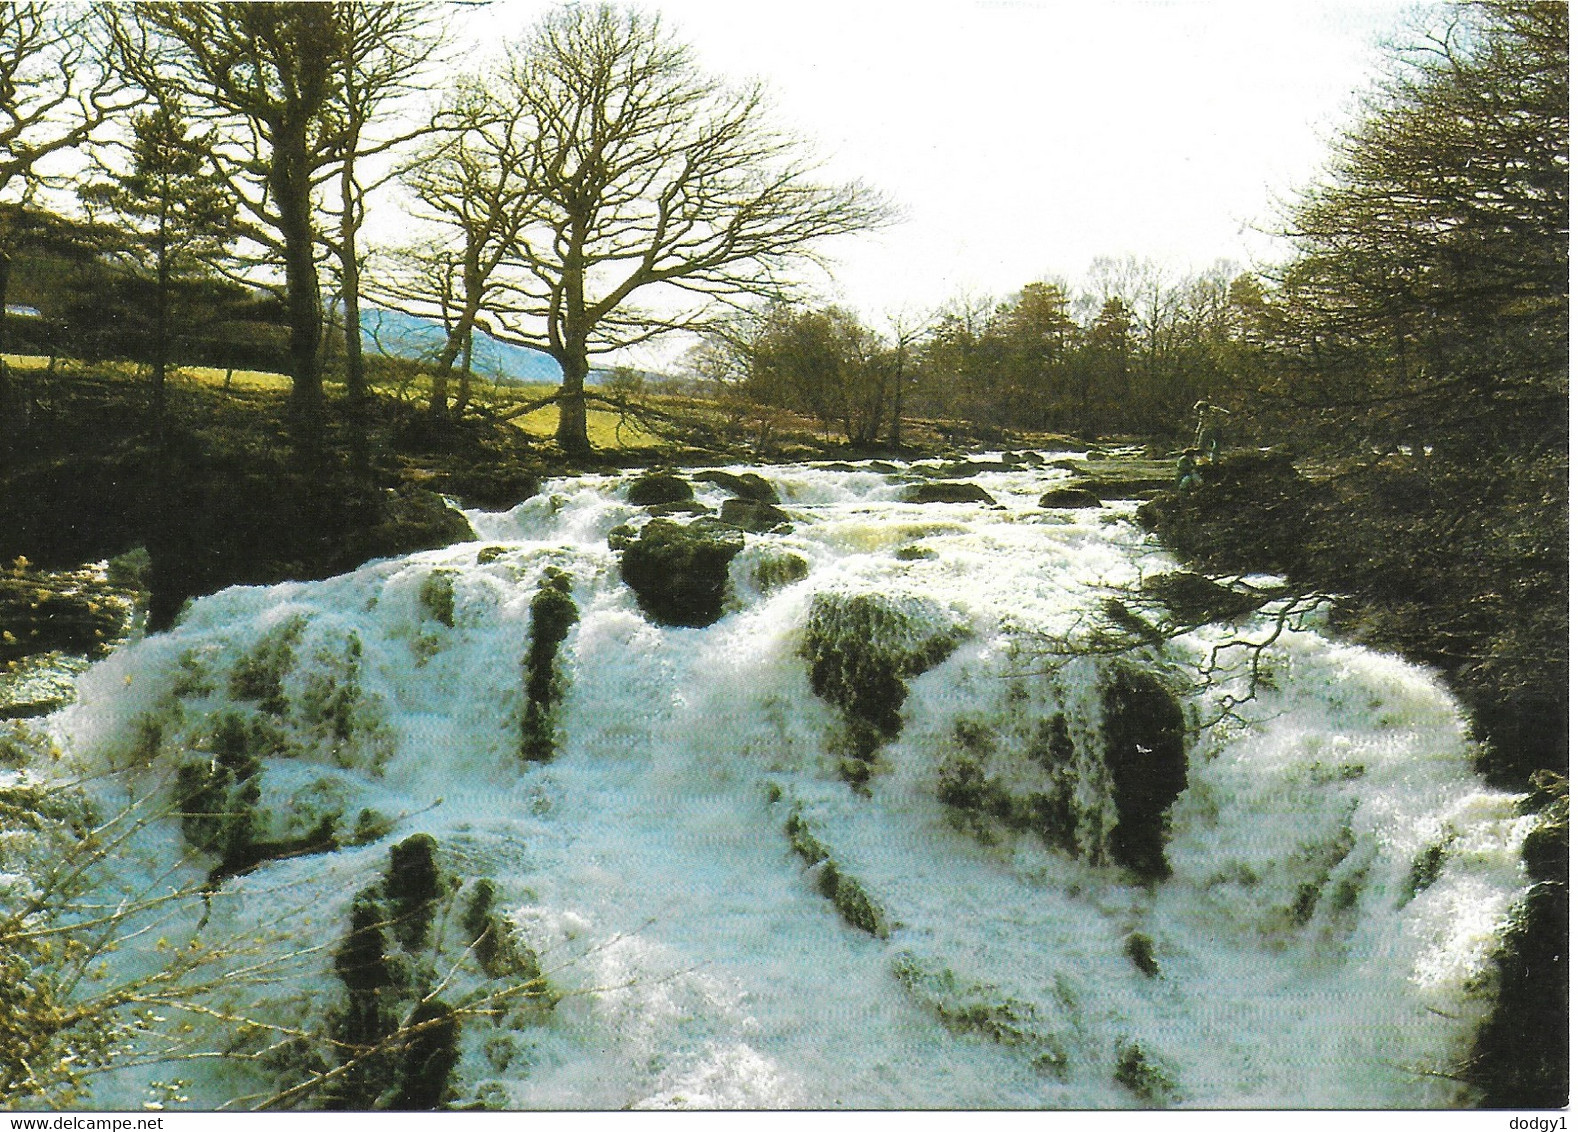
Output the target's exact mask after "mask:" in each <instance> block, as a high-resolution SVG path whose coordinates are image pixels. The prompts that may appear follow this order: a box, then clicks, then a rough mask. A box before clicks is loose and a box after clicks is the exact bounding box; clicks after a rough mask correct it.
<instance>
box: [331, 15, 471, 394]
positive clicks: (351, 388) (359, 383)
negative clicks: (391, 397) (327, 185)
mask: <svg viewBox="0 0 1578 1132" xmlns="http://www.w3.org/2000/svg"><path fill="white" fill-rule="evenodd" d="M332 7H333V11H334V21H335V35H336V39H337V46H338V57H337V59H336V60H335V64H334V82H335V84H336V86H337V88H338V89H337V92H336V95H335V97H334V99H333V100H332V101H331V103H330V106H329V109H328V113H329V117H330V120H331V121H332V122H333V123H334V124H335V126H336V129H335V131H334V132H335V133H336V134H337V143H338V144H337V150H338V161H337V163H335V164H334V165H332V166H330V167H329V168H328V169H327V170H326V171H325V172H324V173H323V174H320V176H324V177H327V178H329V179H332V180H333V181H335V182H336V183H337V188H338V193H337V197H338V200H337V209H336V215H335V218H334V232H333V235H332V236H331V237H329V238H328V239H327V240H326V243H327V244H328V246H329V250H330V252H331V254H332V255H333V256H334V259H335V262H336V263H337V265H338V270H337V274H338V276H339V292H340V305H341V309H342V311H343V313H344V323H345V325H344V328H343V329H344V333H345V392H346V396H347V397H348V398H350V400H351V401H352V403H353V404H360V403H361V402H362V401H363V400H364V399H365V398H366V396H367V380H366V375H365V373H364V370H363V365H362V338H361V286H362V283H361V259H360V253H359V252H358V250H357V237H358V235H359V233H360V232H361V228H362V224H363V222H364V221H365V219H366V216H367V197H368V194H369V193H370V192H372V191H373V190H375V189H376V188H378V187H379V186H380V185H382V184H383V183H384V182H386V181H388V180H390V179H392V178H393V177H394V176H395V175H397V173H398V167H397V166H394V165H389V166H388V167H387V168H386V169H385V170H384V171H383V172H382V173H380V174H376V175H373V176H371V177H370V176H369V175H368V173H367V169H368V165H369V163H370V162H371V161H372V160H373V159H376V158H378V157H380V156H382V155H385V154H388V153H390V152H391V151H392V150H394V149H396V148H398V147H399V146H401V145H404V144H406V143H407V142H410V141H411V140H412V139H413V138H415V137H417V136H419V135H420V134H422V133H425V132H428V130H429V129H430V127H428V126H426V125H423V126H419V127H417V128H416V129H405V130H397V131H395V132H393V133H385V134H379V135H377V136H374V133H373V131H372V129H371V128H372V127H373V125H374V123H375V122H377V121H379V120H383V119H389V118H392V117H393V115H392V113H391V111H392V109H393V107H394V105H395V104H396V103H398V102H400V101H401V100H403V99H406V98H409V97H410V96H411V95H413V94H415V93H417V91H418V90H419V89H420V86H419V82H418V80H419V78H420V76H421V75H422V74H423V73H424V72H425V71H426V69H427V67H428V66H429V64H430V63H431V61H432V59H433V56H434V53H435V52H436V51H437V49H438V47H439V44H440V43H441V41H442V38H443V33H444V29H443V25H442V23H441V22H440V20H439V18H438V16H437V14H436V10H435V9H434V7H433V6H432V5H429V4H422V3H412V2H409V0H404V2H396V3H365V2H351V3H336V4H334V5H332Z"/></svg>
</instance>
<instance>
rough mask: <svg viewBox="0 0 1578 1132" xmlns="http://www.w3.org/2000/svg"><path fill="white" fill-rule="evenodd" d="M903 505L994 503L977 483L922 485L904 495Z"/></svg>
mask: <svg viewBox="0 0 1578 1132" xmlns="http://www.w3.org/2000/svg"><path fill="white" fill-rule="evenodd" d="M904 502H905V503H996V502H997V500H995V499H993V498H992V496H991V495H990V494H989V493H988V492H987V491H986V489H985V488H983V487H982V486H981V485H980V484H978V483H951V482H947V481H944V482H941V483H922V484H916V485H915V486H914V487H911V488H910V489H909V490H907V491H905V493H904Z"/></svg>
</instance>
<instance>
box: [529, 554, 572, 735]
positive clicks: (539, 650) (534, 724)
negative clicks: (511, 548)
mask: <svg viewBox="0 0 1578 1132" xmlns="http://www.w3.org/2000/svg"><path fill="white" fill-rule="evenodd" d="M570 584H571V579H570V576H569V575H568V574H566V573H565V572H564V571H563V570H559V569H556V568H555V567H552V566H550V567H548V569H547V570H545V571H544V572H543V577H542V581H541V582H540V583H539V584H538V587H537V596H536V597H534V598H532V603H531V616H530V622H529V627H528V629H527V631H526V632H527V644H526V656H525V659H524V661H523V667H524V668H525V672H526V711H525V714H524V715H523V716H522V718H521V756H522V757H523V758H526V759H529V760H531V761H533V762H546V761H548V760H549V759H551V758H553V755H554V749H555V741H554V730H555V723H556V716H557V708H558V705H559V702H560V701H561V700H562V699H563V698H564V676H563V672H562V670H561V668H560V665H559V664H558V656H559V646H561V645H562V644H563V643H564V640H565V638H566V637H568V636H569V635H570V627H571V626H573V625H574V624H575V623H576V622H577V621H579V620H580V619H581V614H580V611H579V610H578V609H576V606H575V601H574V599H573V598H571V597H570Z"/></svg>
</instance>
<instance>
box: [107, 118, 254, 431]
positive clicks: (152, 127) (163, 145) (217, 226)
mask: <svg viewBox="0 0 1578 1132" xmlns="http://www.w3.org/2000/svg"><path fill="white" fill-rule="evenodd" d="M212 144H213V135H212V133H203V134H198V133H194V132H193V131H192V127H191V125H190V124H189V122H188V121H187V119H186V116H185V114H184V112H183V109H182V107H181V105H180V103H179V102H177V101H174V100H167V101H164V102H162V103H161V104H160V105H159V106H157V107H156V108H155V109H153V110H151V111H147V112H144V113H140V114H137V115H135V116H134V117H133V119H132V141H131V165H130V168H128V169H126V170H123V171H121V172H118V173H114V172H112V173H111V174H110V175H109V178H108V179H107V180H105V181H101V182H97V183H94V184H90V185H87V186H85V187H84V188H82V190H81V191H80V195H81V197H82V199H83V201H84V203H85V204H87V205H88V207H89V208H90V209H106V210H109V211H110V212H112V213H113V214H114V216H115V217H116V220H117V222H118V223H119V225H120V226H121V227H122V228H123V229H124V230H125V231H126V232H127V233H128V237H129V238H128V241H127V244H126V251H127V255H128V257H129V258H130V259H131V261H132V265H133V267H134V269H135V270H137V271H138V272H140V273H141V274H143V275H145V276H146V277H148V278H149V279H151V280H152V282H153V284H154V309H153V318H152V325H151V326H150V327H149V328H148V329H147V338H146V348H145V350H137V351H136V353H137V354H140V355H142V356H144V357H145V358H146V360H147V361H148V362H149V364H150V365H151V366H152V372H153V381H152V399H151V401H152V405H151V414H152V421H153V426H154V429H155V432H156V433H157V434H159V435H161V436H162V434H163V428H164V416H165V374H166V370H167V369H168V367H169V364H170V358H171V343H172V334H171V327H172V319H173V318H174V317H175V316H176V315H177V314H178V313H179V312H177V311H176V310H174V309H173V307H174V298H175V295H176V293H177V292H176V288H175V284H176V281H177V280H178V279H180V278H182V277H188V276H192V275H197V274H201V273H202V271H203V268H204V265H205V264H208V263H211V262H213V261H214V260H215V259H217V258H220V257H222V256H223V255H224V254H225V250H226V248H227V247H228V245H229V244H231V243H232V242H233V241H234V240H235V239H236V238H237V232H236V229H235V214H236V206H235V201H234V200H233V198H232V197H231V196H230V194H229V192H228V189H227V187H226V185H225V183H224V181H223V180H222V179H221V178H219V177H217V176H216V175H215V174H214V173H213V172H211V171H210V170H209V169H208V166H207V160H206V157H205V154H206V153H207V152H208V151H209V149H210V148H211V147H212Z"/></svg>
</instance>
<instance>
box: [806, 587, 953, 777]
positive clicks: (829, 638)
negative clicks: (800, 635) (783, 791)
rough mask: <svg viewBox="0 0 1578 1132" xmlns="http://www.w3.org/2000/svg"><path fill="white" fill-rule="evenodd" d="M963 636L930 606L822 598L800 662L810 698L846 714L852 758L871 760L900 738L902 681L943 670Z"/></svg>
mask: <svg viewBox="0 0 1578 1132" xmlns="http://www.w3.org/2000/svg"><path fill="white" fill-rule="evenodd" d="M965 635H966V630H965V629H964V627H963V626H961V625H960V624H959V623H958V622H957V621H955V620H953V619H952V618H951V617H950V616H948V615H947V614H946V612H945V611H944V610H943V609H942V607H940V606H938V605H936V604H935V603H933V602H929V601H924V600H922V599H913V598H912V599H906V600H900V599H896V598H891V597H888V596H886V595H883V594H871V593H855V594H840V593H821V594H817V595H816V596H815V597H814V598H813V599H812V601H811V615H810V618H809V619H808V620H807V622H806V630H805V641H804V643H803V645H802V646H801V655H802V656H804V657H805V658H806V660H807V661H808V662H809V664H810V674H811V689H812V691H814V692H815V693H816V694H817V695H818V696H820V697H821V698H822V699H824V700H826V701H827V702H828V703H831V704H833V705H834V706H835V707H838V708H839V709H840V710H841V711H842V712H843V714H844V719H845V723H846V725H847V728H848V737H849V741H850V746H851V751H852V753H853V754H854V755H855V756H856V757H857V758H859V759H869V758H870V756H871V755H872V754H873V753H874V752H875V751H876V749H877V748H878V747H880V746H881V745H882V744H883V743H884V742H886V741H888V740H889V739H892V738H893V737H894V736H896V735H897V734H898V733H899V729H900V727H901V726H902V721H901V719H900V714H899V712H900V709H901V708H902V707H903V706H904V700H905V698H906V697H907V696H908V694H909V693H908V689H907V687H906V685H905V681H906V680H907V679H909V678H910V677H913V676H917V675H919V674H920V673H922V672H925V671H926V670H927V669H929V668H932V667H933V666H935V665H937V664H939V663H941V662H942V661H943V660H944V659H945V658H946V657H947V656H948V654H949V653H951V652H953V650H954V649H956V648H957V647H958V646H959V643H960V642H961V641H962V640H963V639H964V637H965Z"/></svg>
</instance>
